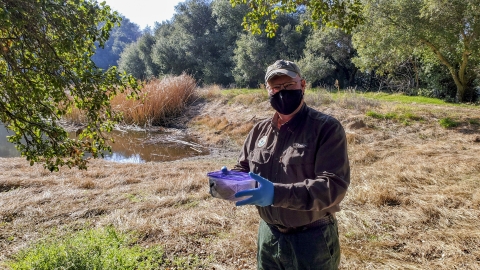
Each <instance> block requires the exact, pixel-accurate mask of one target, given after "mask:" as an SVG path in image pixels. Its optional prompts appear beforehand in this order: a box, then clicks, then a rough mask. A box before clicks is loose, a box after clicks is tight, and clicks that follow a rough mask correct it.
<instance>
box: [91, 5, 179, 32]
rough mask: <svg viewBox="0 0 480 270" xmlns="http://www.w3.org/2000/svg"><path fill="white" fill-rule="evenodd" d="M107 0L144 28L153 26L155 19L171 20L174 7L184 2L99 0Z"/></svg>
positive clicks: (112, 6)
mask: <svg viewBox="0 0 480 270" xmlns="http://www.w3.org/2000/svg"><path fill="white" fill-rule="evenodd" d="M102 1H105V2H106V3H107V5H109V6H110V7H111V8H112V9H113V10H116V11H118V12H119V13H121V14H123V15H124V16H125V17H127V18H128V19H130V21H131V22H134V23H136V24H138V25H139V26H140V29H144V28H145V27H146V26H147V25H149V26H151V27H153V26H154V25H155V21H157V22H162V21H166V20H170V19H171V18H172V17H173V14H174V13H175V9H174V7H175V6H176V5H177V4H178V3H180V2H184V0H183V1H181V0H98V2H99V3H100V2H102Z"/></svg>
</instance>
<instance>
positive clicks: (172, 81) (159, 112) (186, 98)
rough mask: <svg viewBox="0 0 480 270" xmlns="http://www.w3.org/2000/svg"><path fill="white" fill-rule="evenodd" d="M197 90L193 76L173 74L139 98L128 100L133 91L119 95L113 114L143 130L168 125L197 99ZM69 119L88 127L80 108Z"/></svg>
mask: <svg viewBox="0 0 480 270" xmlns="http://www.w3.org/2000/svg"><path fill="white" fill-rule="evenodd" d="M196 88H197V83H196V81H195V79H194V78H193V77H191V76H190V75H187V74H182V75H180V76H171V75H169V76H165V77H163V78H162V79H154V80H151V81H148V82H144V85H143V88H142V89H141V92H140V93H139V99H129V98H127V96H128V95H129V94H130V92H129V91H125V92H124V93H118V95H116V96H115V97H114V98H113V99H112V101H111V106H112V109H113V111H115V112H120V113H122V115H123V123H122V124H126V125H136V126H142V127H144V126H147V127H149V126H155V125H162V124H163V125H165V124H169V123H170V121H172V119H174V118H175V117H176V116H179V115H180V114H182V113H183V112H184V111H185V107H186V106H187V105H188V104H189V103H190V102H191V101H192V99H193V98H194V95H195V91H196ZM65 120H67V121H68V122H69V123H73V124H77V125H82V124H85V116H84V113H83V112H82V111H81V110H79V109H77V108H73V109H72V111H71V112H70V113H68V114H67V115H66V116H65ZM173 121H174V120H173Z"/></svg>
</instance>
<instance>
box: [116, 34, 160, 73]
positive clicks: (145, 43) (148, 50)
mask: <svg viewBox="0 0 480 270" xmlns="http://www.w3.org/2000/svg"><path fill="white" fill-rule="evenodd" d="M154 44H155V37H154V36H153V35H152V34H150V33H149V32H148V31H146V32H145V33H144V34H143V36H141V37H140V38H139V39H138V40H137V42H135V43H131V44H129V45H127V47H126V48H125V49H124V50H123V52H122V54H121V55H120V59H119V61H118V68H119V70H120V71H125V72H126V73H129V74H132V75H133V76H134V77H135V78H137V79H141V80H148V79H151V78H153V77H155V76H158V73H159V67H158V66H157V65H156V64H155V63H153V59H152V48H153V45H154Z"/></svg>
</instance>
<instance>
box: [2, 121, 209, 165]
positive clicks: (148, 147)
mask: <svg viewBox="0 0 480 270" xmlns="http://www.w3.org/2000/svg"><path fill="white" fill-rule="evenodd" d="M9 135H12V132H10V131H8V130H7V129H6V128H5V127H4V126H3V125H0V157H19V156H20V154H19V153H18V151H17V149H16V148H15V146H14V145H13V144H12V143H10V142H8V141H7V138H6V136H9ZM109 135H110V136H111V137H113V139H114V140H115V143H113V144H111V146H112V153H111V154H109V153H105V159H106V160H110V161H114V162H123V163H144V162H148V161H171V160H177V159H182V158H187V157H193V156H199V155H206V154H208V149H207V148H205V147H203V146H202V145H199V144H197V142H196V141H195V140H194V139H193V138H190V137H187V136H184V135H181V134H178V132H176V131H175V130H173V131H163V132H140V131H128V132H120V131H113V132H112V133H110V134H109ZM73 136H74V135H73Z"/></svg>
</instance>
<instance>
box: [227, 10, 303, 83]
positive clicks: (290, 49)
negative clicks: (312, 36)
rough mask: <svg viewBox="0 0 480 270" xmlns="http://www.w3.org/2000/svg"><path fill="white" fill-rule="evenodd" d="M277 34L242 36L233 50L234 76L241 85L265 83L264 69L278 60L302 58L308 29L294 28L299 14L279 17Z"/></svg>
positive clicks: (297, 22) (298, 21)
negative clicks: (299, 29) (270, 36)
mask: <svg viewBox="0 0 480 270" xmlns="http://www.w3.org/2000/svg"><path fill="white" fill-rule="evenodd" d="M275 23H277V24H278V25H279V27H278V29H279V30H278V33H277V35H276V36H274V37H272V38H268V37H266V36H260V35H249V34H243V35H242V36H241V37H240V38H239V39H238V41H237V44H236V45H237V46H236V48H235V50H234V54H235V55H234V57H233V59H234V61H235V68H234V77H235V82H236V83H237V84H239V85H241V86H249V87H258V86H259V85H260V84H263V83H265V79H264V76H265V69H266V67H267V66H268V65H270V64H271V63H273V62H275V60H278V59H287V60H292V61H296V60H297V59H300V57H301V56H302V53H303V50H304V48H305V42H306V39H307V36H308V32H309V28H304V29H303V31H295V30H294V29H295V28H296V26H297V25H298V24H299V23H300V20H299V14H292V15H280V16H278V17H277V18H276V19H275Z"/></svg>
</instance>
